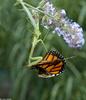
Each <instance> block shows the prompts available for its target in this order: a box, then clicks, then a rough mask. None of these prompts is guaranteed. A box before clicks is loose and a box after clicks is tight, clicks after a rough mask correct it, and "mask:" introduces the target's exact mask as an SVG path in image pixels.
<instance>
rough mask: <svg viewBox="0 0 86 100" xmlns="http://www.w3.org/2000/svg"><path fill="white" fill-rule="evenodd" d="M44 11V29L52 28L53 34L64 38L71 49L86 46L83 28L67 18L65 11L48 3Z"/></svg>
mask: <svg viewBox="0 0 86 100" xmlns="http://www.w3.org/2000/svg"><path fill="white" fill-rule="evenodd" d="M43 10H44V13H45V15H44V17H43V19H42V25H43V26H44V27H46V28H52V30H53V33H57V34H58V36H62V37H63V39H64V40H65V42H66V43H67V44H68V45H69V47H73V48H81V47H82V46H83V45H84V43H85V40H84V38H83V30H82V28H81V27H80V25H79V24H77V23H76V22H74V21H72V20H70V19H69V18H68V17H67V16H66V12H65V10H64V9H62V10H59V9H57V10H56V9H55V8H54V7H53V5H52V4H51V3H50V2H46V4H45V5H44V7H43Z"/></svg>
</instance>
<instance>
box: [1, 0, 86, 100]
mask: <svg viewBox="0 0 86 100" xmlns="http://www.w3.org/2000/svg"><path fill="white" fill-rule="evenodd" d="M26 1H27V2H28V3H29V4H31V5H33V6H36V5H38V3H39V2H40V0H26ZM15 2H16V0H0V98H12V100H86V44H85V45H84V46H83V48H82V49H79V50H75V49H72V48H69V47H68V45H67V44H65V42H64V40H63V39H62V38H61V37H58V36H57V35H55V34H52V33H51V32H50V31H49V30H46V29H44V28H43V27H42V26H41V25H40V31H41V32H42V36H41V38H42V39H43V37H44V36H45V35H46V33H49V34H48V36H47V38H46V40H45V41H44V43H45V45H46V47H47V49H48V50H49V49H52V48H56V49H57V50H59V51H60V52H61V53H62V54H63V55H64V57H69V56H72V55H76V57H75V58H73V59H70V60H69V61H68V62H67V65H66V66H65V71H64V73H62V74H61V75H59V76H57V77H53V78H49V79H42V78H39V77H38V76H37V72H36V71H32V70H29V69H28V68H26V67H25V66H24V65H25V63H26V61H27V59H28V55H29V52H30V48H31V41H32V33H33V27H32V25H31V23H30V21H28V19H27V16H26V14H25V12H22V11H21V10H19V8H18V7H16V6H14V3H15ZM52 2H53V4H54V5H55V7H57V8H61V9H62V8H64V9H65V10H66V12H67V15H68V17H70V18H71V19H73V20H74V21H76V22H78V23H79V24H80V25H81V26H82V27H83V30H84V38H85V40H86V0H52ZM44 53H45V51H44V50H43V48H42V47H41V44H39V45H38V46H37V48H35V52H34V55H35V56H39V55H43V54H44ZM0 100H1V99H0Z"/></svg>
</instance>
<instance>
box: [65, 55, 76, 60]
mask: <svg viewBox="0 0 86 100" xmlns="http://www.w3.org/2000/svg"><path fill="white" fill-rule="evenodd" d="M74 57H76V56H71V57H68V58H64V59H65V60H68V59H72V58H74Z"/></svg>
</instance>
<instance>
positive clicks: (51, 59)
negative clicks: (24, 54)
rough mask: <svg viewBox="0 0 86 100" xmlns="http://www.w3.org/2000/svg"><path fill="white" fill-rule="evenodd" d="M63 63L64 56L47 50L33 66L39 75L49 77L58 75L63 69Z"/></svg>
mask: <svg viewBox="0 0 86 100" xmlns="http://www.w3.org/2000/svg"><path fill="white" fill-rule="evenodd" d="M64 64H65V60H64V57H63V56H62V55H61V54H60V53H59V52H57V51H49V52H47V53H46V54H45V56H44V57H43V59H42V60H41V61H40V62H39V63H37V64H36V65H33V68H35V69H37V70H38V76H39V77H43V78H49V77H54V76H57V75H59V74H60V73H61V72H62V71H63V70H64Z"/></svg>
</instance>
